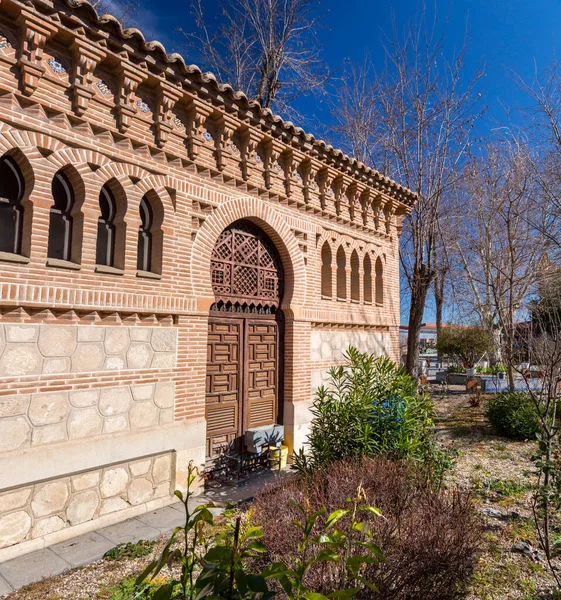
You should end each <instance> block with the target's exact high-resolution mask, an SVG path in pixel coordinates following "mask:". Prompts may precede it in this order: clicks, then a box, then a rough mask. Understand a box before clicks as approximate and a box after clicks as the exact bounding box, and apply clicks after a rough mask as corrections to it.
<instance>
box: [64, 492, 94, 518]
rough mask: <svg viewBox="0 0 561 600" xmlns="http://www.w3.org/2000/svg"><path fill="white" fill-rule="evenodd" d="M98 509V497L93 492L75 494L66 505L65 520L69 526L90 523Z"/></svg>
mask: <svg viewBox="0 0 561 600" xmlns="http://www.w3.org/2000/svg"><path fill="white" fill-rule="evenodd" d="M98 507H99V497H98V495H97V492H96V491H95V490H87V491H85V492H80V493H79V494H76V495H75V496H74V497H73V498H72V499H71V500H70V503H69V504H68V508H67V509H66V518H67V520H68V522H69V523H70V525H79V524H80V523H85V522H86V521H91V520H92V519H93V518H94V516H95V513H96V511H97V509H98Z"/></svg>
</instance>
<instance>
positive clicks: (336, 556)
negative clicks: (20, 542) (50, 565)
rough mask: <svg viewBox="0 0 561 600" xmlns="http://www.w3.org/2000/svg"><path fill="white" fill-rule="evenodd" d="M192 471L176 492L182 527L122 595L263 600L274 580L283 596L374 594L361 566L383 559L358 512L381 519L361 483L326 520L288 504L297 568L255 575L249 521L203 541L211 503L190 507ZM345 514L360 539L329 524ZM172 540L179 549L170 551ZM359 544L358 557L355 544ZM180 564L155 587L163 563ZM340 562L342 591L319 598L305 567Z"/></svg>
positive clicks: (258, 547)
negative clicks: (293, 511) (296, 538)
mask: <svg viewBox="0 0 561 600" xmlns="http://www.w3.org/2000/svg"><path fill="white" fill-rule="evenodd" d="M196 478H197V470H196V469H195V468H194V467H193V466H192V465H190V466H189V473H188V481H187V491H186V494H185V495H183V494H182V493H181V492H180V491H176V492H175V495H176V496H177V497H178V498H179V499H180V500H181V502H182V503H183V505H184V506H185V525H184V526H183V527H176V529H175V530H174V531H173V533H172V535H171V537H170V539H169V541H168V543H167V544H166V546H165V547H164V550H163V551H162V553H161V555H160V557H159V558H158V559H157V560H154V561H153V562H151V563H150V564H149V565H148V566H147V567H146V569H145V570H144V571H143V572H142V573H141V574H140V575H139V576H138V577H137V579H136V581H135V584H134V591H133V592H132V593H131V594H130V595H128V596H126V598H127V600H140V599H141V598H150V599H151V600H202V599H203V598H207V599H208V600H222V599H223V600H253V599H255V600H257V599H259V600H268V599H269V598H273V597H274V596H276V595H277V590H276V589H274V588H271V587H270V584H271V583H273V582H277V583H278V585H280V586H281V587H282V588H283V589H284V591H285V593H286V595H287V597H288V599H289V600H304V599H306V600H323V599H325V600H327V598H352V597H354V596H355V595H356V594H358V593H359V592H360V591H361V590H363V589H365V588H368V589H369V590H371V591H376V587H375V586H374V585H373V584H371V583H369V582H368V580H367V579H366V578H365V577H364V576H363V574H362V571H363V568H364V566H365V565H366V564H372V563H376V562H378V561H379V560H382V559H383V556H382V552H381V550H380V548H379V547H378V546H377V545H376V544H375V543H374V541H373V539H372V537H373V535H372V532H371V530H370V528H369V527H368V524H367V522H366V521H365V520H362V519H361V518H360V515H361V514H363V513H367V514H370V515H376V516H378V517H379V516H381V513H380V511H379V510H378V509H377V508H375V507H372V506H369V505H367V504H365V502H364V501H365V500H366V496H365V494H364V490H363V489H362V486H359V488H358V490H357V493H356V495H355V496H356V497H355V498H353V499H350V500H348V502H349V503H351V506H352V508H349V509H338V510H336V511H334V512H332V513H331V514H330V515H329V516H327V518H325V513H326V511H325V509H324V508H322V509H319V510H315V511H312V510H311V509H310V508H309V503H306V504H305V505H300V504H297V503H294V506H295V507H296V508H297V510H298V511H299V513H300V518H299V519H296V520H295V521H294V522H293V524H292V525H293V527H295V528H296V529H297V530H298V531H299V532H300V535H301V540H300V542H299V545H298V547H299V558H298V560H297V562H296V564H295V565H292V566H288V565H287V564H286V563H284V562H276V563H274V564H272V565H269V566H267V567H266V568H265V569H264V570H263V571H262V572H260V573H252V572H250V570H249V569H248V565H249V564H250V563H251V561H253V562H255V559H257V558H258V557H259V556H261V555H263V554H264V553H266V552H267V547H266V546H265V545H264V544H263V542H262V541H261V540H262V538H263V536H264V533H263V530H262V529H261V527H255V526H248V525H247V524H246V523H243V522H242V518H241V517H237V518H236V520H235V522H234V523H230V524H228V526H227V528H226V530H225V531H224V532H222V533H220V534H218V535H216V536H214V537H213V538H212V539H209V534H208V530H209V529H210V527H212V526H213V525H214V519H213V516H212V513H211V511H210V508H211V507H212V506H213V505H212V503H209V504H203V505H200V506H198V507H197V508H195V509H194V510H193V511H190V510H189V506H188V502H189V499H190V498H191V497H192V496H193V495H194V492H193V491H192V486H193V483H194V482H195V479H196ZM343 518H351V522H352V531H355V532H358V538H357V537H356V536H354V537H353V538H352V539H351V537H350V536H348V535H346V534H344V533H342V532H341V531H339V530H337V529H336V528H335V525H336V523H337V522H338V521H340V520H341V519H343ZM175 542H180V543H181V547H180V548H175V549H173V546H174V544H175ZM357 548H360V551H361V552H360V554H358V553H357V552H356V549H357ZM176 561H178V562H179V563H180V565H181V574H180V576H179V578H178V579H174V578H170V579H169V580H167V581H165V582H164V583H163V584H161V585H155V586H154V579H155V578H156V577H157V576H158V575H159V574H160V572H161V571H162V569H163V568H164V566H166V565H167V566H169V565H172V564H173V563H174V562H176ZM330 562H332V563H337V564H340V565H342V573H343V576H342V578H341V581H340V585H341V590H336V591H333V592H331V593H329V594H328V595H327V596H324V595H322V594H320V593H317V592H315V591H313V590H311V589H309V588H308V587H307V583H306V580H307V574H308V572H309V570H310V569H311V568H312V567H313V566H315V565H318V564H320V563H330Z"/></svg>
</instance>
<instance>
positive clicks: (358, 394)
mask: <svg viewBox="0 0 561 600" xmlns="http://www.w3.org/2000/svg"><path fill="white" fill-rule="evenodd" d="M345 358H346V362H345V364H343V365H340V366H338V367H334V368H332V369H330V371H329V381H328V383H327V385H325V386H322V387H321V388H320V389H319V390H318V391H317V392H316V397H315V399H314V402H313V406H312V414H313V419H312V423H311V426H310V432H309V434H308V440H307V444H306V448H305V450H302V451H300V452H299V453H298V454H296V456H295V457H294V462H295V467H296V469H297V470H298V471H299V472H300V473H301V474H303V475H306V474H307V473H312V472H313V471H314V470H315V469H318V468H322V467H324V466H326V465H329V464H331V463H333V462H336V461H340V460H342V459H344V458H361V457H368V456H376V455H385V456H389V457H391V458H395V459H407V460H412V461H414V462H417V463H418V464H419V465H420V466H421V468H422V469H423V470H424V471H425V473H427V474H430V476H431V478H432V479H433V480H434V481H436V482H437V483H439V482H440V481H441V480H442V476H443V474H444V472H445V471H446V470H447V469H448V468H449V467H450V466H451V458H450V456H449V455H448V454H447V453H446V452H445V451H444V450H443V449H442V448H441V447H440V446H439V445H438V444H437V443H436V442H435V440H434V422H433V417H434V407H433V403H432V400H431V398H430V395H429V394H427V393H426V392H424V391H421V390H420V389H419V388H418V385H417V382H416V381H415V380H414V379H413V378H412V377H411V376H410V375H409V374H408V373H407V372H406V371H405V370H404V369H403V368H402V367H400V366H398V365H396V364H395V363H393V362H392V361H391V360H390V359H389V358H387V357H380V358H378V357H375V356H373V355H369V354H363V353H361V352H359V351H358V350H357V349H356V348H353V347H351V348H349V350H348V351H347V353H346V355H345Z"/></svg>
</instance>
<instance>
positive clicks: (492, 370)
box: [476, 365, 507, 375]
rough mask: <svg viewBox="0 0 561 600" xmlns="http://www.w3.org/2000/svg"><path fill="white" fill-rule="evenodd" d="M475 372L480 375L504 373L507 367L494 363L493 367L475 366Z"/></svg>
mask: <svg viewBox="0 0 561 600" xmlns="http://www.w3.org/2000/svg"><path fill="white" fill-rule="evenodd" d="M476 369H477V372H478V373H480V374H481V375H498V374H499V373H506V372H507V368H506V366H505V365H495V366H493V367H477V368H476Z"/></svg>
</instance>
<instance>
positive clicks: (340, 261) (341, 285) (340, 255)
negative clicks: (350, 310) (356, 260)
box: [337, 246, 347, 300]
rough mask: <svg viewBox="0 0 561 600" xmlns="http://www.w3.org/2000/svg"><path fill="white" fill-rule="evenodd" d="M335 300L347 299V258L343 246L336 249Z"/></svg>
mask: <svg viewBox="0 0 561 600" xmlns="http://www.w3.org/2000/svg"><path fill="white" fill-rule="evenodd" d="M337 298H338V299H339V300H346V299H347V256H346V254H345V250H344V249H343V246H339V248H338V249H337Z"/></svg>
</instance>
